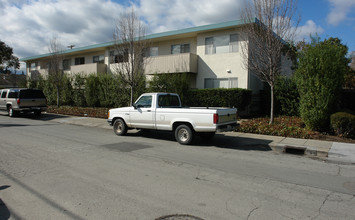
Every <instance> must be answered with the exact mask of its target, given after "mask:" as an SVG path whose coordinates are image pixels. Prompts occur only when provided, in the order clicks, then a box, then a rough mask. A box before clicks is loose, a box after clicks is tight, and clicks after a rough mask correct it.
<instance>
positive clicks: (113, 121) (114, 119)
mask: <svg viewBox="0 0 355 220" xmlns="http://www.w3.org/2000/svg"><path fill="white" fill-rule="evenodd" d="M117 119H121V120H122V121H123V122H124V123H125V124H126V122H125V120H124V119H123V118H121V117H116V118H113V119H112V124H113V123H115V121H116V120H117Z"/></svg>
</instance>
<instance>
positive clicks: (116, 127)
mask: <svg viewBox="0 0 355 220" xmlns="http://www.w3.org/2000/svg"><path fill="white" fill-rule="evenodd" d="M113 131H114V132H115V134H116V135H118V136H124V135H125V134H127V125H126V123H125V122H124V121H123V120H122V119H116V120H115V122H114V123H113Z"/></svg>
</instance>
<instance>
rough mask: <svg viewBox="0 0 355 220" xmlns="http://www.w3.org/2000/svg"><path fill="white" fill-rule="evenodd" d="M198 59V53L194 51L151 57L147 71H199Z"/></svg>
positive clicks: (148, 72)
mask: <svg viewBox="0 0 355 220" xmlns="http://www.w3.org/2000/svg"><path fill="white" fill-rule="evenodd" d="M197 60H198V57H197V55H196V54H192V53H182V54H171V55H163V56H155V57H149V58H147V65H146V68H145V73H146V74H154V73H184V72H189V73H197Z"/></svg>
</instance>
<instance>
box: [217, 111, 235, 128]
mask: <svg viewBox="0 0 355 220" xmlns="http://www.w3.org/2000/svg"><path fill="white" fill-rule="evenodd" d="M217 114H218V124H224V123H228V122H236V121H237V110H236V109H217Z"/></svg>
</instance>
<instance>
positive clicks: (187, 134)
mask: <svg viewBox="0 0 355 220" xmlns="http://www.w3.org/2000/svg"><path fill="white" fill-rule="evenodd" d="M193 137H194V132H193V131H192V129H191V128H190V127H189V126H187V125H179V126H178V127H177V128H176V129H175V139H176V141H177V142H179V143H180V144H184V145H187V144H191V142H192V139H193Z"/></svg>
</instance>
